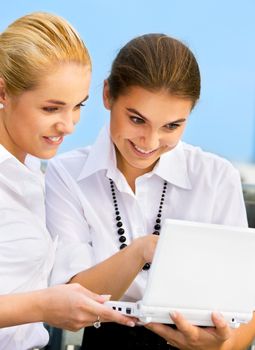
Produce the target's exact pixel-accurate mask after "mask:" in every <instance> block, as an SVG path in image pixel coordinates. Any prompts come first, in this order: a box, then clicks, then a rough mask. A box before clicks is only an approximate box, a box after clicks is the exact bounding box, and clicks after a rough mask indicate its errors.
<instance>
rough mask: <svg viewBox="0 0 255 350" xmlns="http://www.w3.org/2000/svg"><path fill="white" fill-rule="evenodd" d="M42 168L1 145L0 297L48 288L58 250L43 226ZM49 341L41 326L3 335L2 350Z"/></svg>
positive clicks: (21, 349) (10, 330)
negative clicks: (22, 160) (18, 156)
mask: <svg viewBox="0 0 255 350" xmlns="http://www.w3.org/2000/svg"><path fill="white" fill-rule="evenodd" d="M39 165H40V164H39V160H37V159H36V158H34V157H31V156H28V157H27V158H26V165H24V164H22V163H21V162H19V161H18V160H17V159H16V158H15V157H14V156H13V155H11V154H10V153H9V152H8V151H7V150H6V149H5V148H4V147H3V146H2V145H0V294H9V293H18V292H24V291H32V290H36V289H41V288H45V287H47V285H48V278H49V274H50V271H51V269H52V265H53V261H54V247H53V243H52V239H51V237H50V235H49V233H48V231H47V229H46V225H45V205H44V177H43V175H42V173H41V172H40V168H39ZM0 312H1V311H0ZM48 339H49V335H48V332H47V331H46V329H45V328H44V327H43V324H42V323H33V324H26V325H21V326H15V327H8V328H2V329H0V349H1V350H27V349H31V348H33V347H41V346H44V345H46V344H47V342H48Z"/></svg>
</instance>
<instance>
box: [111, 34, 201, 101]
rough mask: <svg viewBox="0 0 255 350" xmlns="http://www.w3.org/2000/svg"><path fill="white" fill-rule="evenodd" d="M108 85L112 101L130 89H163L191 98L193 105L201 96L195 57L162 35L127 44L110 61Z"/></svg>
mask: <svg viewBox="0 0 255 350" xmlns="http://www.w3.org/2000/svg"><path fill="white" fill-rule="evenodd" d="M108 83H109V91H110V96H111V98H112V99H117V98H118V96H119V95H122V94H125V92H126V91H127V90H128V88H129V87H131V86H140V87H142V88H144V89H147V90H151V91H158V90H161V89H163V90H166V91H167V92H169V93H170V94H172V95H176V96H180V97H183V98H187V99H190V100H191V101H192V103H193V106H194V105H195V103H196V101H197V100H198V99H199V95H200V72H199V67H198V63H197V61H196V58H195V57H194V55H193V53H192V52H191V51H190V49H189V48H188V47H187V46H186V45H184V44H183V43H182V42H180V41H179V40H176V39H174V38H171V37H169V36H167V35H165V34H145V35H142V36H139V37H136V38H134V39H133V40H131V41H129V42H128V43H127V44H126V45H125V46H124V47H123V48H122V49H121V50H120V51H119V53H118V55H117V57H116V58H115V60H114V61H113V64H112V68H111V72H110V75H109V77H108Z"/></svg>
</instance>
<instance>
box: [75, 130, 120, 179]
mask: <svg viewBox="0 0 255 350" xmlns="http://www.w3.org/2000/svg"><path fill="white" fill-rule="evenodd" d="M111 169H112V170H113V169H116V155H115V150H114V145H113V143H112V142H111V137H110V131H109V126H108V125H106V126H105V127H103V129H102V130H101V131H100V133H99V135H98V138H97V139H96V142H95V143H94V145H92V147H91V149H90V152H89V155H88V157H87V159H86V160H85V164H84V165H83V167H82V170H81V172H80V174H79V176H78V178H77V180H78V181H80V180H83V179H85V178H86V177H88V176H90V175H92V174H94V173H96V172H98V171H100V170H109V172H110V173H111ZM115 171H116V170H115ZM110 176H111V175H110V174H109V177H110Z"/></svg>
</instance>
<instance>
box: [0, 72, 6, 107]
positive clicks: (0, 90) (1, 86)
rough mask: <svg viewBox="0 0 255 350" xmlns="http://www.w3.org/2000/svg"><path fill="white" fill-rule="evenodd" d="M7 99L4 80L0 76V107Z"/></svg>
mask: <svg viewBox="0 0 255 350" xmlns="http://www.w3.org/2000/svg"><path fill="white" fill-rule="evenodd" d="M6 100H7V93H6V87H5V81H4V79H3V78H0V109H2V108H4V106H5V104H6Z"/></svg>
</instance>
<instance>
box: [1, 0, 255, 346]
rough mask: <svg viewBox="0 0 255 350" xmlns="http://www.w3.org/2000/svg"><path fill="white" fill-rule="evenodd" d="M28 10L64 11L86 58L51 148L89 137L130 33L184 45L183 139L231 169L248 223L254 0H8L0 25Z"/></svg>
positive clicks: (254, 146) (254, 196) (254, 103)
mask: <svg viewBox="0 0 255 350" xmlns="http://www.w3.org/2000/svg"><path fill="white" fill-rule="evenodd" d="M33 11H47V12H52V13H55V14H58V15H61V16H63V17H65V18H66V19H67V20H68V21H69V22H70V23H71V24H72V25H73V26H74V27H75V28H76V29H77V30H78V31H79V32H80V34H81V36H82V38H83V39H84V41H85V44H86V46H87V47H88V49H89V51H90V54H91V58H92V61H93V76H92V86H91V90H90V98H89V100H88V102H87V103H86V106H85V107H83V110H82V114H81V121H80V123H79V125H78V126H77V129H76V131H75V133H74V134H73V135H71V136H68V137H66V139H65V141H64V143H63V144H62V146H61V148H60V150H59V153H62V152H65V151H68V150H71V149H73V148H76V147H82V146H85V145H88V144H90V143H92V142H94V140H95V138H96V136H97V134H98V132H99V130H100V128H101V127H102V126H103V124H104V123H106V122H107V121H108V119H109V115H108V112H107V111H106V110H105V109H104V107H103V103H102V86H103V80H104V79H105V78H106V77H107V76H108V73H109V71H110V67H111V62H112V60H113V59H114V58H115V56H116V54H117V53H118V50H119V49H120V48H121V47H122V46H123V45H124V44H125V43H126V42H127V41H129V40H130V39H132V38H133V37H135V36H137V35H141V34H144V33H149V32H161V33H166V34H168V35H170V36H174V37H176V38H177V39H180V40H182V41H183V42H184V43H186V44H187V45H188V46H189V47H190V49H191V50H192V51H193V52H194V54H195V56H196V57H197V60H198V63H199V65H200V70H201V77H202V93H201V99H200V101H199V103H198V105H197V107H196V108H195V110H194V111H193V112H192V114H191V117H190V121H189V124H188V126H187V129H186V132H185V135H184V137H183V139H184V141H186V142H189V143H191V144H193V145H198V146H200V147H201V148H203V149H204V150H206V151H210V152H214V153H216V154H218V155H220V156H223V157H225V158H227V159H228V160H230V161H231V162H232V163H233V164H234V165H235V166H236V167H238V168H239V170H240V174H241V177H242V182H243V189H244V195H245V199H246V204H247V211H248V214H249V217H250V225H251V226H253V225H255V219H254V217H255V215H253V213H254V208H255V207H254V203H255V202H254V201H255V190H254V188H255V187H254V183H255V165H254V164H255V69H254V64H255V44H254V37H255V20H254V16H255V1H254V0H243V1H240V0H224V1H222V0H214V1H205V0H192V1H190V0H157V1H152V0H128V1H117V0H107V1H104V0H90V1H88V0H72V1H63V0H61V1H60V0H55V1H54V0H37V1H34V0H23V1H17V0H16V1H15V0H8V1H1V12H0V31H2V30H4V29H5V28H6V26H7V25H8V24H9V23H10V22H12V21H13V20H15V19H16V18H17V17H20V16H22V15H25V14H27V13H30V12H33ZM251 220H254V222H253V221H251ZM70 342H71V343H72V341H71V340H70V341H69V343H70ZM54 349H57V345H54Z"/></svg>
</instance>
